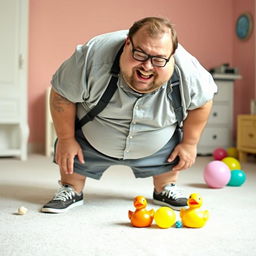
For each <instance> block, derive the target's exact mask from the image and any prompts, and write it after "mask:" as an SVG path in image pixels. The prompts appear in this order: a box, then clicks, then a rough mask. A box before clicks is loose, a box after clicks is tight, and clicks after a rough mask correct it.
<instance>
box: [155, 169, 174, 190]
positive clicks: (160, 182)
mask: <svg viewBox="0 0 256 256" xmlns="http://www.w3.org/2000/svg"><path fill="white" fill-rule="evenodd" d="M178 174H179V172H177V171H176V172H175V171H169V172H165V173H162V174H159V175H156V176H153V183H154V187H155V191H156V192H157V193H160V192H161V191H163V189H164V187H165V186H166V185H169V184H175V183H176V181H177V179H178Z"/></svg>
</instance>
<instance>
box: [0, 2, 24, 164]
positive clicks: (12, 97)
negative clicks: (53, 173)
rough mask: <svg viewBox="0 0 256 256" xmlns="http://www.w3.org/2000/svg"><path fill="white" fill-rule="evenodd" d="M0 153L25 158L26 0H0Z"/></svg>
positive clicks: (0, 154)
mask: <svg viewBox="0 0 256 256" xmlns="http://www.w3.org/2000/svg"><path fill="white" fill-rule="evenodd" d="M0 36H1V40H0V156H19V157H20V158H21V159H22V160H25V159H26V158H27V141H28V121H27V41H28V0H0Z"/></svg>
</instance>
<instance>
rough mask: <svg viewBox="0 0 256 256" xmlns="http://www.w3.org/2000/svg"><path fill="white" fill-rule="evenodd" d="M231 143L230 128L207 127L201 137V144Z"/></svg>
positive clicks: (220, 145)
mask: <svg viewBox="0 0 256 256" xmlns="http://www.w3.org/2000/svg"><path fill="white" fill-rule="evenodd" d="M231 144H232V143H231V132H230V130H229V129H228V128H210V127H207V128H206V129H205V130H204V131H203V134H202V136H201V139H200V145H201V146H209V145H210V146H214V147H226V146H229V145H231Z"/></svg>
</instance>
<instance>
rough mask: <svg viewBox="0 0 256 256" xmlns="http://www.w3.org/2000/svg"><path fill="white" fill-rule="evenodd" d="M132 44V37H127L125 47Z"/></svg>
mask: <svg viewBox="0 0 256 256" xmlns="http://www.w3.org/2000/svg"><path fill="white" fill-rule="evenodd" d="M130 43H131V39H130V37H129V36H128V37H126V39H125V46H129V45H130Z"/></svg>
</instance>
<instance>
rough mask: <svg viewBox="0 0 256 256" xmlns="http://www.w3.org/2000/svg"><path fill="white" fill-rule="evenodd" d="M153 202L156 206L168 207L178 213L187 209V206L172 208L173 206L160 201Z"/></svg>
mask: <svg viewBox="0 0 256 256" xmlns="http://www.w3.org/2000/svg"><path fill="white" fill-rule="evenodd" d="M153 202H154V203H155V204H157V205H162V206H168V207H170V208H172V209H173V210H175V211H180V210H181V209H187V208H188V206H173V205H170V204H168V203H166V202H162V201H158V200H153Z"/></svg>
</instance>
